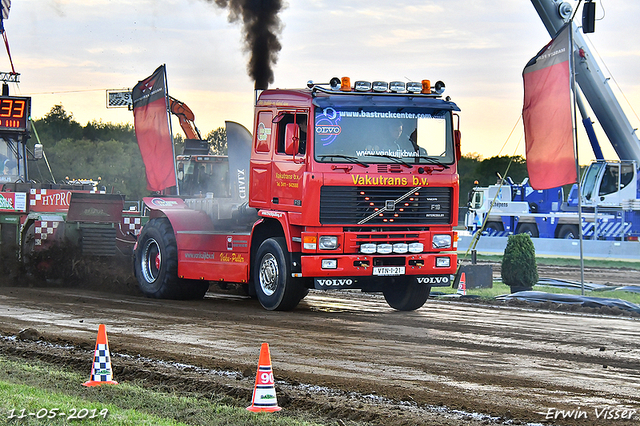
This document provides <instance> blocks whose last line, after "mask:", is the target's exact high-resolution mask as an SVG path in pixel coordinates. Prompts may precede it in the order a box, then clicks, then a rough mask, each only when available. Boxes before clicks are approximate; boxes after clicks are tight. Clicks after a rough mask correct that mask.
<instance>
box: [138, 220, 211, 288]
mask: <svg viewBox="0 0 640 426" xmlns="http://www.w3.org/2000/svg"><path fill="white" fill-rule="evenodd" d="M134 262H135V263H134V272H135V275H136V278H137V279H138V285H139V286H140V290H141V291H142V293H143V294H144V295H145V296H147V297H152V298H155V299H180V300H187V299H202V298H203V297H204V295H205V293H206V292H207V290H208V289H209V283H208V282H206V281H197V280H185V279H182V278H178V246H177V244H176V237H175V234H174V233H173V228H172V227H171V223H170V222H169V220H168V219H166V218H154V219H151V220H150V221H149V222H148V223H147V224H146V225H145V226H144V227H143V228H142V233H141V234H140V238H139V239H138V245H137V248H136V252H135V260H134Z"/></svg>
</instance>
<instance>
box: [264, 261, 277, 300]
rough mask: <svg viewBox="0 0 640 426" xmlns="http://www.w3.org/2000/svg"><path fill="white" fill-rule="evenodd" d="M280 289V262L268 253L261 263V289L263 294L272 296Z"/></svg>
mask: <svg viewBox="0 0 640 426" xmlns="http://www.w3.org/2000/svg"><path fill="white" fill-rule="evenodd" d="M277 287H278V261H277V260H276V258H275V256H274V255H273V254H271V253H267V254H266V255H265V256H264V257H263V258H262V262H261V263H260V288H261V289H262V292H263V293H264V294H265V295H267V296H271V295H273V293H275V292H276V289H277Z"/></svg>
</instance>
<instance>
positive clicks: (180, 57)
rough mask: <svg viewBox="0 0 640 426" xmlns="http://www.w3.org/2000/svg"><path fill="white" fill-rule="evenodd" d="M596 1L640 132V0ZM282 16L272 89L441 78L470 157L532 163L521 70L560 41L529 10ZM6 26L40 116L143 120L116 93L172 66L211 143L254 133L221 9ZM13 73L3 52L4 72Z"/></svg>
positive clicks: (327, 6) (317, 3)
mask: <svg viewBox="0 0 640 426" xmlns="http://www.w3.org/2000/svg"><path fill="white" fill-rule="evenodd" d="M569 3H571V4H572V5H574V6H575V5H576V4H577V1H570V2H569ZM597 4H598V8H597V18H599V20H598V21H597V22H596V32H595V33H594V34H590V35H588V36H586V38H587V39H588V40H589V42H590V44H589V47H590V48H591V49H592V53H593V54H594V56H596V58H597V59H598V60H599V61H600V65H601V67H602V68H603V71H604V73H605V75H607V76H611V77H612V78H613V79H612V80H611V81H612V86H613V88H614V93H615V94H616V96H617V97H618V100H619V102H620V104H621V105H622V108H623V110H624V111H625V113H626V114H627V116H628V118H629V120H630V122H631V124H632V126H633V127H634V128H637V127H640V119H638V117H637V115H636V114H640V82H639V81H638V76H639V72H638V71H639V70H640V32H638V31H637V19H638V18H637V17H638V16H640V2H637V1H624V2H621V1H615V2H614V1H610V0H598V1H597ZM279 17H280V20H281V22H282V26H283V27H282V31H281V34H280V43H281V45H282V49H281V51H280V52H279V54H278V60H277V63H276V64H275V66H274V77H275V81H274V82H273V84H272V85H271V86H270V87H271V88H276V87H279V88H300V87H304V85H305V84H306V82H307V81H309V80H313V81H316V82H328V81H329V79H330V78H331V77H334V76H337V77H342V76H349V77H351V79H352V81H354V80H370V81H371V80H386V81H391V80H404V81H420V80H422V79H429V80H431V81H432V82H435V81H437V80H442V81H444V82H445V84H446V91H445V95H448V96H450V97H451V100H452V101H454V102H456V103H457V104H458V106H459V107H460V108H461V110H462V112H461V124H460V128H461V130H462V152H463V153H477V154H478V155H480V156H481V157H482V158H489V157H492V156H494V155H514V154H518V155H523V156H524V139H523V136H522V135H523V130H522V122H521V120H520V116H521V111H522V99H523V89H522V69H523V68H524V66H525V64H526V63H527V62H528V60H529V59H531V57H533V56H534V55H535V54H536V53H537V52H538V51H539V50H540V49H541V48H542V47H543V46H544V45H545V44H547V43H548V42H549V40H550V37H549V35H548V33H547V32H546V30H545V28H544V25H543V24H542V21H540V19H539V18H538V15H537V13H536V11H535V9H534V7H533V5H532V4H531V2H530V1H529V0H502V1H500V2H488V1H480V0H422V1H413V0H411V1H402V0H397V1H383V0H350V1H335V0H304V1H300V0H288V2H286V3H285V7H284V9H283V10H282V11H281V12H280V13H279ZM4 26H5V30H6V34H7V37H8V40H9V46H10V48H11V56H12V58H13V64H14V67H15V70H16V72H19V73H20V74H21V76H20V83H19V84H17V85H16V84H11V85H10V92H11V94H12V95H21V96H31V97H32V111H31V113H32V117H34V118H35V119H38V118H42V117H43V116H44V115H46V114H47V113H48V112H49V111H50V110H51V108H52V107H53V106H54V105H58V104H61V105H62V106H63V107H64V109H65V110H66V111H67V112H68V113H70V114H72V115H73V118H74V119H75V120H76V121H78V122H80V123H81V124H82V125H85V124H86V123H87V122H89V121H92V120H97V121H103V122H111V123H133V114H132V113H131V112H130V111H127V110H126V109H117V108H107V107H106V90H108V89H110V90H113V89H118V90H120V89H130V88H132V87H133V86H134V85H135V84H136V83H137V82H138V81H139V80H142V79H143V78H145V77H147V76H148V75H150V74H151V73H152V72H153V71H154V70H155V69H156V68H157V67H158V66H160V65H162V64H166V69H167V76H168V90H169V94H170V95H171V96H173V97H175V98H177V99H179V100H181V101H183V102H185V103H186V104H187V105H189V106H190V107H191V109H192V110H193V111H194V113H195V116H196V119H195V123H196V125H197V126H198V128H199V129H200V130H201V132H202V133H203V136H204V135H206V134H207V133H209V132H210V131H211V130H214V129H216V128H218V127H220V126H224V122H225V121H226V120H231V121H237V122H239V123H241V124H243V125H244V126H245V127H247V128H249V129H251V127H252V124H253V116H252V115H253V102H254V96H255V95H254V91H253V87H254V86H253V81H252V80H251V79H250V77H249V76H248V74H247V62H248V59H249V57H248V54H247V53H246V52H245V49H244V44H243V36H242V28H241V25H239V24H238V23H234V22H229V19H228V11H227V10H225V9H221V8H219V7H217V6H216V5H215V4H214V3H211V2H210V1H206V0H156V1H152V0H90V1H87V0H13V1H12V6H11V11H10V14H9V18H8V20H6V21H5V23H4ZM594 48H595V50H594ZM596 52H597V53H596ZM605 66H606V68H605ZM10 70H11V66H10V63H9V59H8V55H6V53H4V52H0V71H10ZM618 87H620V89H621V91H620V90H618ZM634 111H638V112H637V113H636V112H634ZM173 131H174V133H179V132H180V129H179V126H178V124H177V121H173ZM600 138H601V144H602V145H603V151H604V153H605V157H606V158H610V159H615V158H617V157H616V155H615V152H614V151H613V149H611V147H610V145H609V144H608V142H606V140H604V136H603V135H602V134H600ZM578 140H579V145H580V151H579V158H580V163H581V164H586V163H588V162H589V161H590V160H591V159H592V158H593V153H591V152H590V149H589V148H588V145H589V144H588V140H587V138H586V136H584V133H583V132H582V131H580V132H579V135H578Z"/></svg>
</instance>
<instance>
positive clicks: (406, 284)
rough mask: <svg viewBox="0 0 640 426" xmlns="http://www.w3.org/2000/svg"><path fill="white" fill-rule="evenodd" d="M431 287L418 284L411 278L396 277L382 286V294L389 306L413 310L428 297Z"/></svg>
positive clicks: (399, 309)
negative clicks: (393, 280)
mask: <svg viewBox="0 0 640 426" xmlns="http://www.w3.org/2000/svg"><path fill="white" fill-rule="evenodd" d="M429 293H431V287H430V286H427V285H424V284H418V283H417V282H415V280H413V279H409V278H403V279H401V278H397V279H396V280H395V282H392V283H388V284H387V285H385V286H384V288H383V290H382V294H383V295H384V300H386V301H387V303H388V304H389V306H391V307H392V308H393V309H397V310H398V311H415V310H416V309H419V308H421V307H422V305H424V304H425V302H426V301H427V299H428V298H429Z"/></svg>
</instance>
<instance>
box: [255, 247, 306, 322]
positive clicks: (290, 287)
mask: <svg viewBox="0 0 640 426" xmlns="http://www.w3.org/2000/svg"><path fill="white" fill-rule="evenodd" d="M253 271H254V277H253V281H254V283H255V290H256V296H257V297H258V300H259V301H260V304H261V305H262V306H263V307H264V308H265V309H267V310H269V311H290V310H292V309H293V308H295V307H296V306H298V303H300V300H302V298H303V297H304V296H305V295H306V291H305V290H306V288H305V287H304V285H303V281H302V280H298V279H294V278H293V277H291V266H290V262H289V252H288V250H287V245H286V242H285V240H284V238H269V239H267V240H265V241H263V242H262V244H260V247H259V248H258V252H257V253H256V263H255V265H254V269H253Z"/></svg>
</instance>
